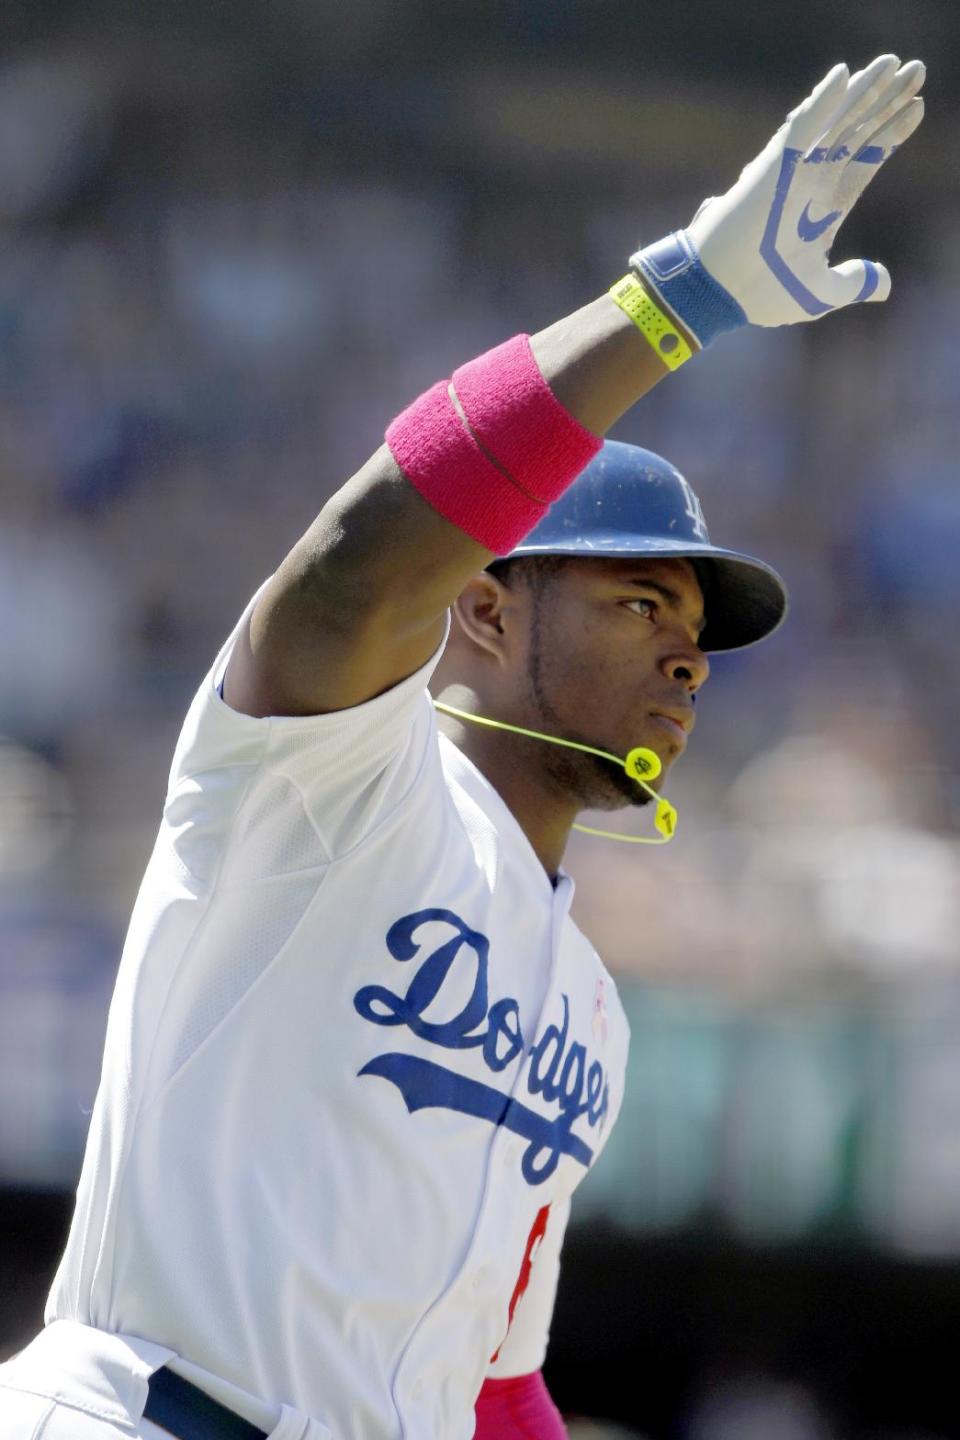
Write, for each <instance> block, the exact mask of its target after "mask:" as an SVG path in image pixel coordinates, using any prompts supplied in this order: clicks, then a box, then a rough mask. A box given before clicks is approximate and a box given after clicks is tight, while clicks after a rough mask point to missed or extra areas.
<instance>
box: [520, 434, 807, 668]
mask: <svg viewBox="0 0 960 1440" xmlns="http://www.w3.org/2000/svg"><path fill="white" fill-rule="evenodd" d="M519 555H584V556H586V555H599V556H604V555H608V556H630V555H636V556H664V557H673V556H676V557H677V558H680V557H684V558H686V559H688V560H692V561H693V562H694V563H695V564H696V566H697V575H698V578H699V579H700V582H701V585H702V586H703V590H704V604H705V607H706V621H707V624H706V628H705V630H704V632H703V635H702V637H701V640H700V644H701V646H702V648H703V649H704V650H739V649H742V648H743V646H745V645H753V644H754V643H755V642H756V641H757V640H762V639H763V638H764V637H765V636H767V635H769V634H771V632H772V631H774V630H776V628H777V626H778V625H779V624H780V622H781V621H782V620H783V617H784V615H785V614H786V612H787V591H786V586H785V585H784V583H783V581H782V580H781V578H780V576H779V575H778V574H777V572H776V571H775V570H773V569H772V568H771V567H770V566H769V565H765V564H764V563H763V561H762V560H754V559H753V558H752V557H751V556H750V555H741V554H739V553H738V552H737V551H736V550H722V549H720V548H719V547H718V546H716V545H711V543H710V536H709V535H708V534H707V526H706V522H705V521H704V518H703V510H702V509H701V507H700V501H699V500H698V499H697V497H696V495H695V494H694V492H693V489H692V487H691V486H690V485H689V484H688V482H687V481H686V480H685V479H684V478H683V476H682V475H681V474H680V471H679V470H677V469H676V468H675V467H674V466H673V465H671V464H670V462H669V461H668V460H664V459H663V457H662V456H660V455H655V454H654V453H653V451H652V450H643V449H641V448H640V446H639V445H624V444H621V443H620V442H619V441H617V440H606V441H604V444H603V449H602V450H600V451H599V453H598V454H597V455H596V456H595V457H594V458H593V459H592V460H591V461H590V464H589V465H588V466H587V467H586V469H585V470H583V471H582V472H581V474H580V475H578V476H577V478H576V480H575V481H574V482H573V484H572V485H571V486H570V488H569V490H567V491H566V493H565V494H564V495H562V496H561V497H560V499H559V500H556V501H555V502H554V503H553V505H552V506H551V507H550V509H549V511H548V512H547V514H546V515H545V516H544V518H543V519H542V520H541V521H540V523H539V525H538V526H537V527H536V529H535V530H532V531H531V532H530V534H529V535H528V536H527V538H526V539H525V540H523V541H522V542H521V543H520V544H519V545H518V546H517V547H516V549H515V550H512V551H511V552H510V555H509V556H508V557H506V558H508V559H511V560H512V559H513V558H514V557H516V556H519Z"/></svg>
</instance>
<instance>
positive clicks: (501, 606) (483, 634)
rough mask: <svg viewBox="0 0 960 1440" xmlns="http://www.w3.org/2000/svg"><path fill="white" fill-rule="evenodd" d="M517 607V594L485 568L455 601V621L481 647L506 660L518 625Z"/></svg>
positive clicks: (484, 650)
mask: <svg viewBox="0 0 960 1440" xmlns="http://www.w3.org/2000/svg"><path fill="white" fill-rule="evenodd" d="M516 610H517V596H516V594H515V593H514V592H513V591H511V590H509V589H508V588H507V586H506V585H504V584H502V583H501V581H499V580H498V579H497V578H496V576H494V575H491V574H490V573H489V572H488V571H486V570H482V571H481V572H480V574H479V575H474V577H473V578H472V579H471V580H468V581H467V583H466V585H465V586H464V587H463V589H462V590H461V591H460V594H459V595H458V596H457V598H456V600H455V601H454V604H453V614H454V624H455V625H457V626H459V628H460V630H461V632H462V633H463V635H464V636H465V638H466V639H467V640H469V641H470V642H471V643H472V644H473V645H475V646H476V647H477V648H478V649H479V650H482V651H483V652H484V653H485V654H487V655H488V656H490V658H491V659H494V660H498V661H499V662H501V663H502V662H503V661H504V660H505V659H506V655H507V650H508V647H509V644H510V639H511V638H512V632H513V630H514V628H515V626H514V625H513V624H512V622H513V621H514V620H515V618H516V616H515V612H516Z"/></svg>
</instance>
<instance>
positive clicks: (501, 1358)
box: [487, 1198, 570, 1380]
mask: <svg viewBox="0 0 960 1440" xmlns="http://www.w3.org/2000/svg"><path fill="white" fill-rule="evenodd" d="M569 1218H570V1200H569V1198H567V1199H564V1200H556V1201H555V1202H554V1203H553V1205H551V1207H550V1218H549V1220H548V1222H547V1228H546V1232H545V1234H544V1237H543V1239H542V1241H541V1242H540V1246H539V1248H538V1249H537V1252H536V1255H535V1257H534V1261H533V1265H532V1267H531V1270H530V1282H529V1284H528V1285H527V1288H526V1290H525V1291H524V1292H523V1294H522V1296H521V1297H520V1299H519V1301H518V1302H517V1308H516V1309H515V1310H514V1312H513V1320H512V1321H511V1324H510V1329H509V1330H508V1331H507V1336H506V1339H505V1340H504V1342H503V1344H502V1345H501V1346H500V1349H499V1350H498V1352H497V1358H496V1359H495V1360H494V1361H492V1362H491V1364H490V1366H489V1367H488V1369H487V1378H488V1379H490V1380H506V1379H508V1378H510V1377H511V1376H514V1375H529V1374H531V1373H532V1372H533V1371H535V1370H539V1369H540V1367H541V1366H542V1364H543V1361H544V1357H545V1355H546V1353H547V1341H548V1340H549V1338H550V1323H551V1321H552V1319H553V1307H554V1302H555V1301H556V1298H557V1283H558V1281H559V1279H560V1250H561V1248H562V1246H563V1237H564V1235H565V1234H566V1229H567V1221H568V1220H569Z"/></svg>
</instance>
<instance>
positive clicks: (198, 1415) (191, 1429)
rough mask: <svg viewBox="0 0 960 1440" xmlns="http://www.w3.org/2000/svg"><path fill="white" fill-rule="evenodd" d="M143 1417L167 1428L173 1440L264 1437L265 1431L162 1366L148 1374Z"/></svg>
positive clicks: (243, 1439)
mask: <svg viewBox="0 0 960 1440" xmlns="http://www.w3.org/2000/svg"><path fill="white" fill-rule="evenodd" d="M143 1416H144V1419H145V1420H152V1421H153V1423H154V1425H162V1426H163V1428H164V1430H169V1431H170V1434H171V1435H175V1436H176V1440H267V1431H266V1430H259V1429H258V1428H257V1426H256V1425H251V1424H250V1421H249V1420H244V1419H243V1417H242V1416H241V1415H237V1414H236V1413H235V1412H234V1411H233V1410H230V1409H228V1407H227V1406H226V1405H221V1404H220V1402H219V1400H214V1399H212V1398H211V1397H210V1396H209V1395H205V1394H204V1392H203V1391H202V1390H198V1389H197V1387H196V1385H191V1384H190V1381H189V1380H184V1378H183V1376H182V1375H175V1374H174V1372H173V1371H172V1370H168V1369H167V1367H166V1366H165V1365H163V1366H161V1368H160V1369H159V1370H157V1371H156V1372H155V1373H154V1374H153V1375H151V1376H150V1382H149V1389H148V1391H147V1403H146V1405H145V1406H144V1407H143Z"/></svg>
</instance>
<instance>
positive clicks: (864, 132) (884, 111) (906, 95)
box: [830, 60, 927, 160]
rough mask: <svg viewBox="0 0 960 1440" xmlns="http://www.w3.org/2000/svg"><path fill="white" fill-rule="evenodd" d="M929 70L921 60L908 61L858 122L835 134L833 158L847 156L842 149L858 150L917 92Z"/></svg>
mask: <svg viewBox="0 0 960 1440" xmlns="http://www.w3.org/2000/svg"><path fill="white" fill-rule="evenodd" d="M926 74H927V69H926V66H925V65H924V64H923V63H922V62H921V61H920V60H911V61H910V62H909V63H908V64H907V65H903V66H901V68H900V69H899V70H898V71H897V73H896V75H895V76H894V78H893V82H892V83H891V84H890V85H889V86H887V88H886V89H885V90H884V91H883V92H882V93H881V94H880V95H879V96H878V97H877V98H876V99H875V100H874V102H873V104H872V105H869V106H868V107H867V109H866V110H864V111H863V112H862V113H861V114H860V115H858V116H857V118H856V122H855V123H853V124H847V125H845V126H844V128H843V130H842V132H841V133H840V134H839V135H838V136H836V137H835V138H834V140H833V142H832V145H831V150H830V158H831V160H835V159H836V160H841V159H845V158H846V157H845V156H844V155H843V153H842V152H843V151H844V150H848V151H850V152H851V153H853V152H855V151H856V150H858V149H859V148H860V145H861V144H863V141H864V138H866V137H869V136H870V135H872V134H873V133H874V132H875V131H877V130H878V129H880V127H881V126H883V125H885V124H886V123H887V121H888V120H891V119H892V118H893V117H894V116H895V115H896V114H897V112H898V111H899V110H901V109H902V108H903V106H904V105H906V103H907V101H908V100H911V99H912V98H913V96H914V95H916V94H917V92H918V90H919V89H920V87H921V86H922V85H923V82H924V79H925V78H926ZM855 137H858V138H856V139H855Z"/></svg>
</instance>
